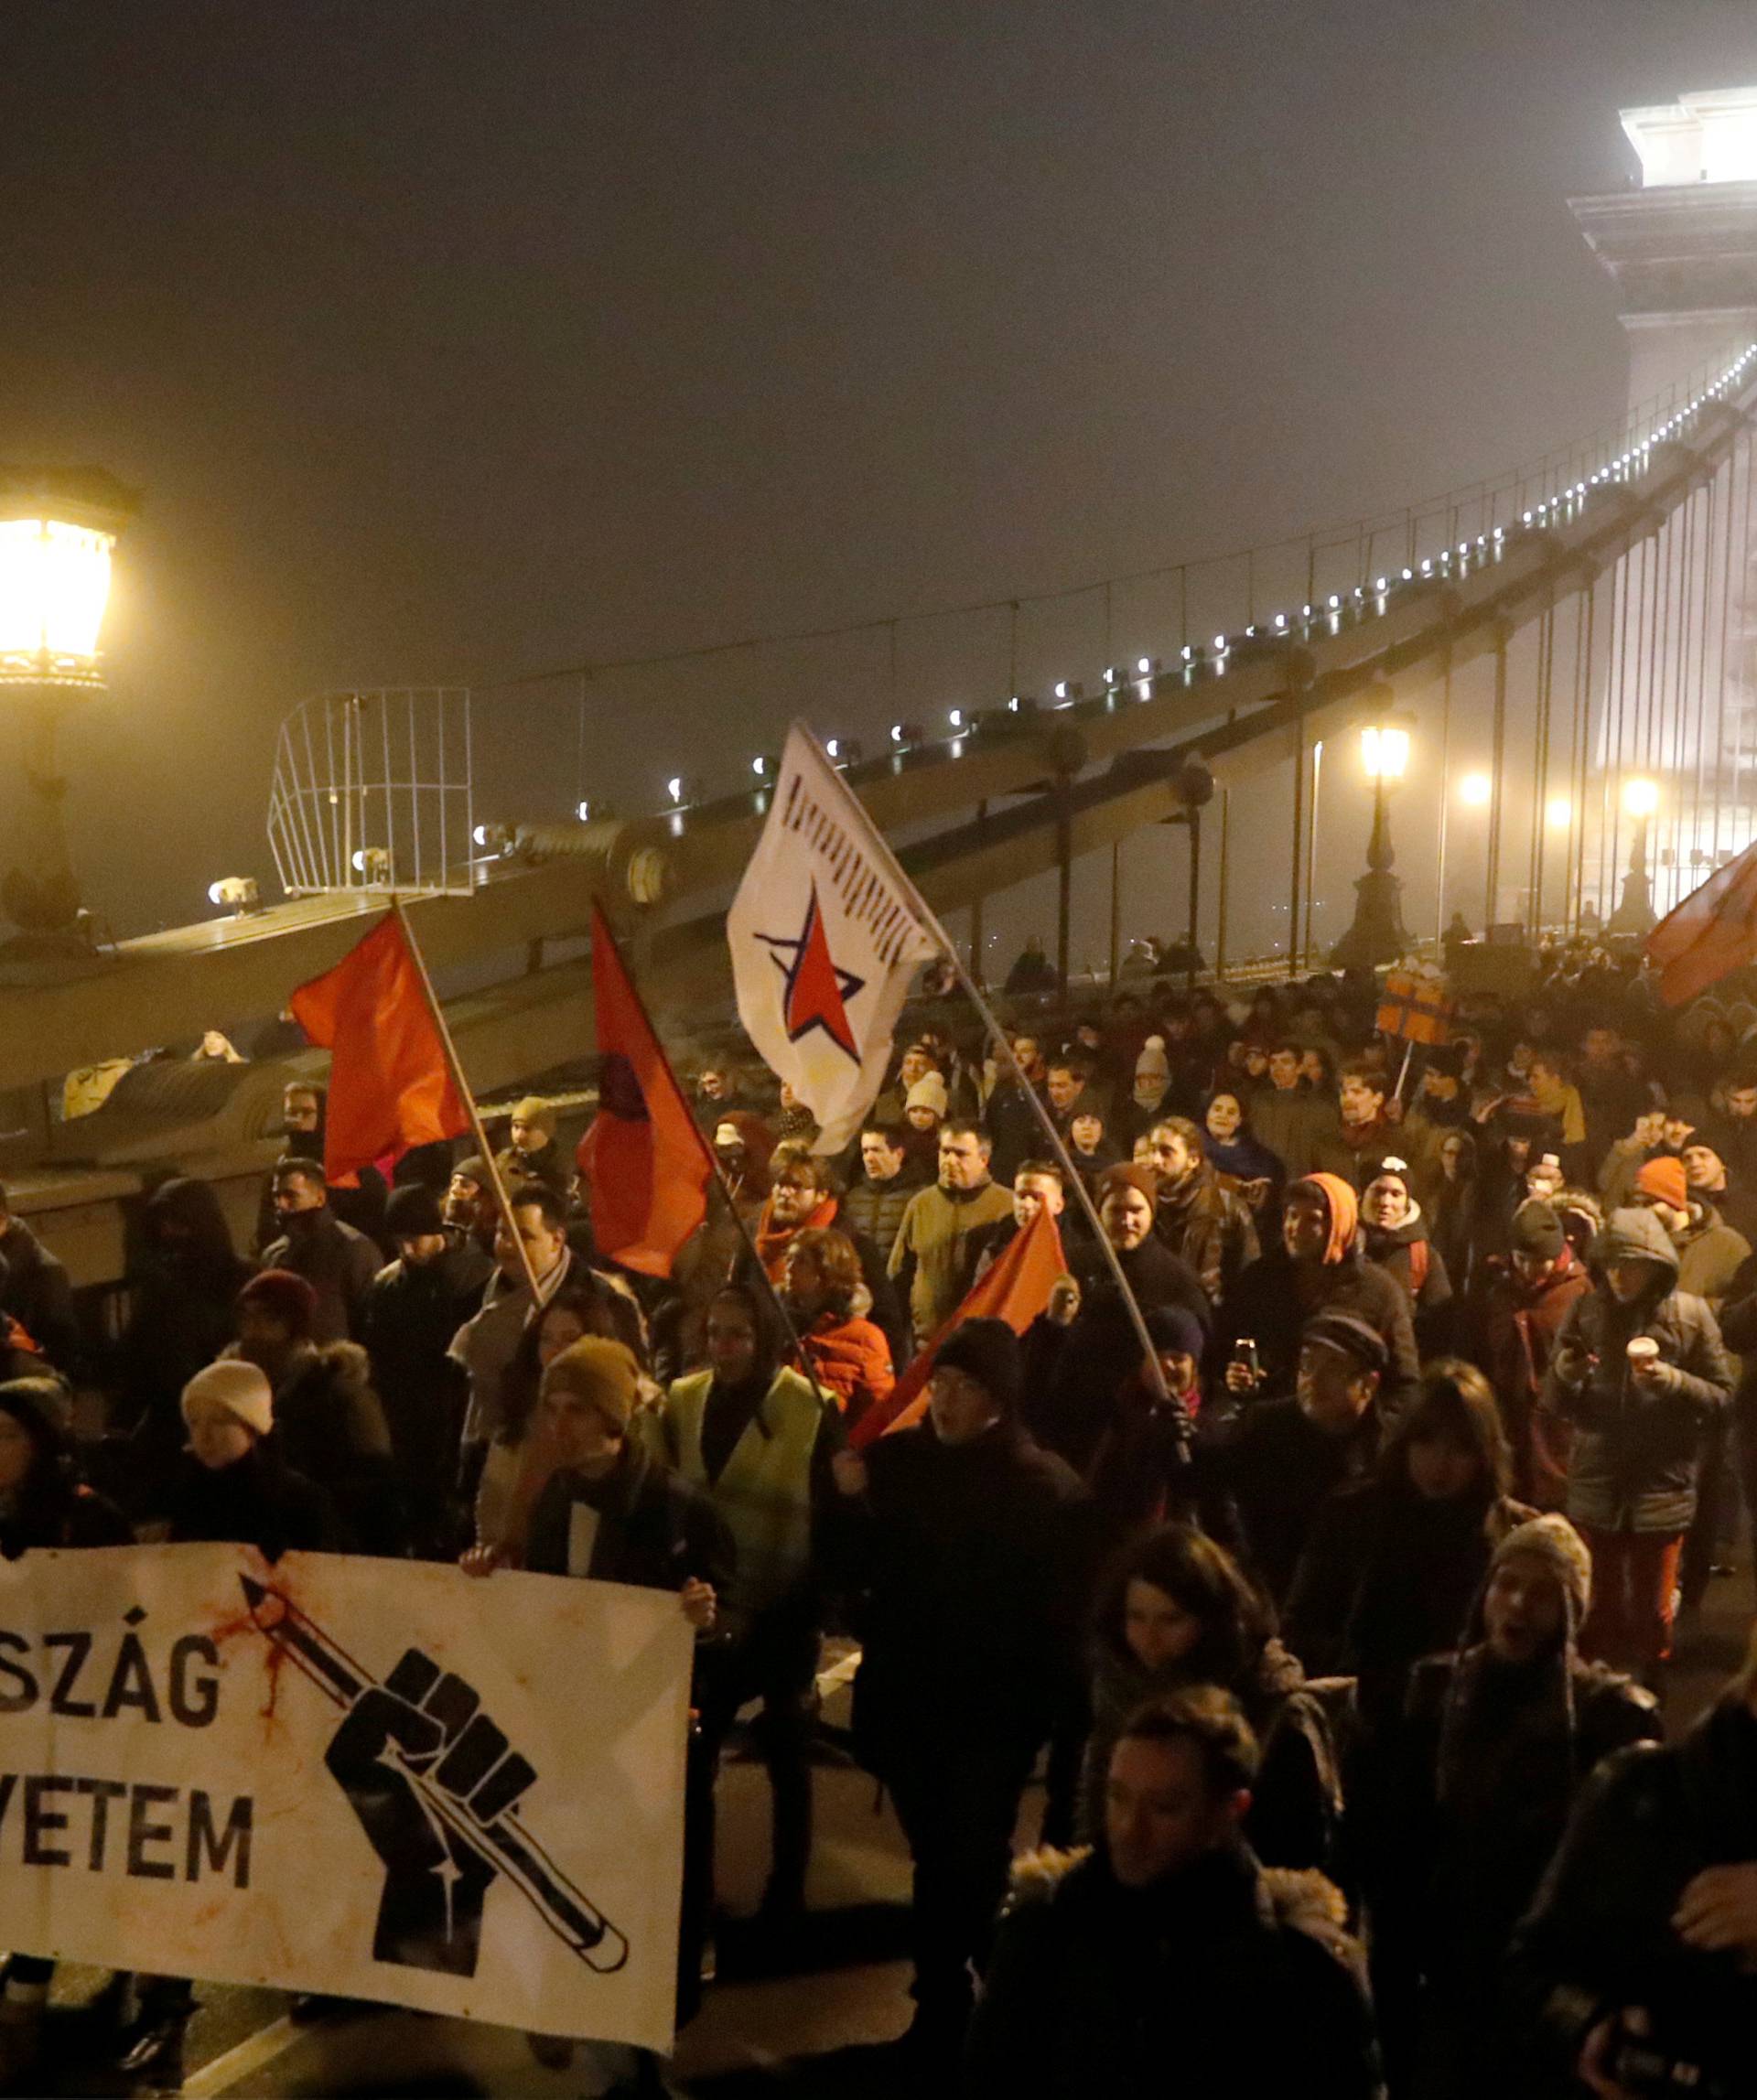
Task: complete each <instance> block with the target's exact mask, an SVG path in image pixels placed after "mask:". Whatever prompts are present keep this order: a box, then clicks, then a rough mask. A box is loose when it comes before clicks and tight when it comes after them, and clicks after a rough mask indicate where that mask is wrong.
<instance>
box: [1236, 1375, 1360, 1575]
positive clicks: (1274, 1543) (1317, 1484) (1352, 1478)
mask: <svg viewBox="0 0 1757 2100" xmlns="http://www.w3.org/2000/svg"><path fill="white" fill-rule="evenodd" d="M1382 1436H1383V1425H1382V1423H1381V1420H1380V1416H1379V1410H1378V1405H1377V1403H1376V1402H1374V1403H1373V1404H1371V1405H1369V1406H1368V1407H1367V1409H1366V1412H1365V1413H1364V1415H1363V1416H1361V1419H1360V1421H1359V1422H1358V1423H1357V1424H1356V1425H1355V1427H1354V1428H1353V1430H1352V1431H1351V1432H1350V1434H1349V1435H1347V1436H1345V1437H1332V1436H1330V1435H1328V1434H1327V1433H1326V1432H1325V1431H1324V1430H1322V1429H1319V1428H1316V1427H1313V1425H1312V1424H1311V1423H1310V1421H1308V1420H1307V1418H1306V1416H1305V1414H1304V1412H1303V1411H1302V1410H1301V1408H1300V1405H1299V1401H1298V1400H1292V1399H1288V1400H1259V1401H1256V1402H1255V1403H1253V1404H1252V1405H1249V1406H1246V1407H1245V1408H1244V1409H1243V1410H1242V1411H1241V1412H1240V1414H1239V1415H1238V1416H1237V1417H1236V1422H1235V1427H1234V1429H1233V1431H1232V1433H1231V1435H1230V1436H1229V1437H1228V1438H1227V1439H1226V1440H1225V1441H1224V1442H1223V1443H1222V1444H1220V1445H1218V1446H1216V1447H1215V1448H1213V1450H1212V1452H1211V1453H1210V1454H1209V1456H1208V1464H1209V1466H1210V1468H1211V1469H1212V1470H1213V1473H1214V1475H1215V1476H1216V1479H1217V1482H1218V1484H1219V1485H1220V1486H1221V1488H1222V1489H1223V1492H1224V1493H1225V1494H1226V1496H1227V1497H1228V1499H1229V1501H1230V1503H1231V1506H1232V1516H1231V1520H1230V1522H1229V1524H1227V1526H1226V1529H1227V1532H1228V1537H1227V1539H1226V1540H1225V1542H1224V1543H1226V1544H1227V1545H1234V1543H1235V1544H1236V1545H1237V1547H1238V1549H1239V1556H1240V1557H1241V1558H1242V1559H1244V1560H1245V1562H1246V1563H1247V1564H1248V1566H1249V1567H1250V1568H1251V1570H1252V1572H1253V1573H1254V1574H1255V1575H1256V1578H1257V1580H1258V1582H1259V1583H1260V1584H1261V1585H1262V1588H1263V1589H1264V1592H1265V1593H1266V1595H1267V1596H1268V1597H1269V1598H1270V1599H1273V1600H1274V1601H1275V1602H1276V1603H1277V1604H1279V1603H1280V1602H1281V1601H1282V1599H1285V1598H1286V1596H1287V1595H1288V1590H1289V1589H1290V1588H1292V1586H1293V1578H1294V1571H1295V1569H1296V1568H1297V1567H1299V1556H1300V1555H1301V1554H1302V1553H1303V1552H1304V1551H1305V1545H1306V1540H1307V1538H1308V1536H1309V1535H1310V1531H1311V1527H1312V1524H1313V1521H1314V1520H1315V1518H1316V1516H1317V1513H1318V1512H1319V1510H1320V1507H1321V1506H1322V1505H1323V1502H1324V1501H1325V1499H1326V1497H1328V1496H1329V1495H1330V1494H1331V1492H1333V1491H1334V1490H1336V1489H1338V1488H1341V1487H1344V1486H1347V1485H1348V1484H1349V1483H1351V1482H1357V1481H1364V1480H1365V1479H1366V1478H1367V1476H1368V1475H1369V1474H1371V1472H1372V1471H1373V1470H1374V1467H1375V1466H1376V1465H1377V1463H1378V1457H1379V1445H1380V1441H1381V1438H1382Z"/></svg>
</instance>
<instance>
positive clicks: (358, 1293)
mask: <svg viewBox="0 0 1757 2100" xmlns="http://www.w3.org/2000/svg"><path fill="white" fill-rule="evenodd" d="M283 1222H284V1223H286V1221H285V1220H284V1221H283ZM381 1258H382V1257H381V1256H380V1255H379V1251H378V1247H377V1245H376V1244H375V1243H374V1242H373V1241H372V1240H369V1239H368V1238H367V1237H366V1235H365V1233H357V1232H356V1231H355V1230H354V1228H353V1227H352V1226H351V1225H345V1224H343V1223H342V1222H341V1220H340V1218H338V1217H337V1216H335V1215H334V1213H333V1212H329V1211H327V1210H325V1211H306V1212H300V1213H298V1217H297V1220H296V1222H293V1223H292V1224H291V1225H290V1226H289V1229H288V1230H287V1231H286V1232H284V1233H282V1235H281V1237H280V1238H279V1239H278V1240H274V1241H271V1242H270V1244H268V1245H267V1246H265V1247H264V1249H263V1266H264V1268H265V1269H291V1270H292V1272H293V1274H294V1275H295V1276H303V1277H304V1278H305V1280H306V1282H307V1283H308V1284H309V1285H310V1286H311V1287H312V1289H313V1290H314V1291H316V1292H317V1294H318V1308H317V1311H316V1313H315V1315H314V1316H313V1318H312V1322H311V1339H312V1341H347V1340H348V1339H349V1338H350V1336H358V1335H359V1334H360V1333H361V1330H362V1329H363V1328H364V1326H365V1324H366V1300H367V1298H368V1296H369V1294H370V1293H371V1290H372V1279H373V1277H374V1276H377V1274H378V1271H379V1267H380V1264H381Z"/></svg>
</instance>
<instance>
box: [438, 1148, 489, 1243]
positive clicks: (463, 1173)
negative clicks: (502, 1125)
mask: <svg viewBox="0 0 1757 2100" xmlns="http://www.w3.org/2000/svg"><path fill="white" fill-rule="evenodd" d="M441 1215H442V1216H443V1218H444V1220H445V1226H446V1231H447V1233H448V1234H449V1235H450V1236H451V1238H452V1240H453V1241H454V1243H456V1244H462V1243H463V1242H465V1241H469V1240H473V1241H474V1242H475V1244H477V1245H478V1246H479V1247H480V1248H481V1250H482V1252H483V1253H484V1254H490V1252H491V1250H492V1248H493V1245H494V1232H495V1228H496V1226H497V1225H498V1224H499V1222H500V1221H499V1219H498V1218H497V1216H496V1215H495V1210H494V1185H493V1179H492V1177H491V1176H490V1173H489V1170H488V1161H487V1160H486V1159H484V1158H482V1157H481V1155H480V1153H477V1152H472V1153H471V1154H470V1155H469V1158H464V1159H460V1160H459V1161H458V1164H457V1165H456V1166H455V1167H454V1168H452V1170H451V1179H450V1180H449V1181H448V1182H447V1184H446V1194H445V1201H444V1202H443V1204H442V1205H441Z"/></svg>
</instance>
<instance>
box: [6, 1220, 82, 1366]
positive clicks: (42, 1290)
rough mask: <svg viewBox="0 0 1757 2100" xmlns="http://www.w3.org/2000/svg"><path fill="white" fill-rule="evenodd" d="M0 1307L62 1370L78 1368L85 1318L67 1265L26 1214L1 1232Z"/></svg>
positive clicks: (12, 1221) (50, 1360)
mask: <svg viewBox="0 0 1757 2100" xmlns="http://www.w3.org/2000/svg"><path fill="white" fill-rule="evenodd" d="M0 1311H5V1312H9V1313H10V1314H11V1315H12V1317H13V1318H14V1319H16V1321H17V1322H18V1324H19V1326H20V1327H22V1328H23V1329H24V1330H25V1332H26V1333H27V1335H29V1337H30V1339H31V1340H32V1341H34V1342H35V1343H36V1344H37V1346H38V1349H40V1350H41V1351H42V1352H43V1354H44V1355H45V1356H46V1357H48V1359H49V1362H51V1363H52V1364H53V1365H54V1366H55V1368H56V1369H57V1370H58V1371H62V1372H72V1371H75V1370H76V1369H77V1368H78V1363H79V1355H80V1329H79V1322H78V1320H77V1319H75V1317H74V1312H73V1286H72V1284H71V1282H70V1280H69V1278H68V1274H67V1266H66V1264H65V1263H63V1262H62V1261H61V1259H60V1257H59V1255H52V1254H51V1253H50V1252H49V1249H48V1248H47V1247H46V1246H45V1245H44V1244H43V1243H42V1242H41V1241H40V1240H39V1239H38V1237H37V1235H36V1233H33V1232H32V1231H31V1229H30V1227H29V1226H28V1225H27V1224H26V1222H25V1221H24V1220H23V1219H22V1218H14V1219H12V1220H11V1222H9V1223H8V1224H7V1226H6V1230H5V1235H4V1236H3V1237H0Z"/></svg>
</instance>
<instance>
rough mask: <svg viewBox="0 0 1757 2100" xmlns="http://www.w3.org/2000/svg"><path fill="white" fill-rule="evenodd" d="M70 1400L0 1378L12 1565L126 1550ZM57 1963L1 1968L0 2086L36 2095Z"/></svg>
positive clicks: (127, 1538)
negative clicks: (44, 1554)
mask: <svg viewBox="0 0 1757 2100" xmlns="http://www.w3.org/2000/svg"><path fill="white" fill-rule="evenodd" d="M69 1416H70V1395H69V1393H68V1390H67V1388H66V1386H65V1385H63V1384H61V1382H60V1380H59V1378H53V1377H49V1376H47V1375H43V1374H38V1375H35V1376H29V1377H24V1378H7V1379H5V1380H0V1554H3V1555H4V1556H5V1558H6V1559H7V1560H16V1559H17V1558H18V1556H19V1555H20V1554H21V1553H27V1552H29V1551H30V1550H31V1549H32V1548H33V1547H49V1548H50V1549H52V1550H54V1551H56V1552H65V1551H67V1550H70V1549H71V1548H73V1547H80V1546H88V1545H132V1544H133V1543H134V1534H133V1532H132V1531H131V1530H130V1529H129V1527H128V1523H127V1520H126V1519H125V1518H124V1515H123V1514H122V1512H121V1511H120V1510H119V1509H117V1508H116V1506H115V1505H114V1503H113V1502H109V1501H107V1500H106V1499H105V1498H104V1497H103V1496H102V1495H100V1494H98V1493H96V1492H94V1491H93V1490H92V1489H91V1488H90V1487H88V1486H87V1485H85V1483H84V1482H83V1481H81V1478H80V1475H79V1471H78V1469H77V1467H76V1465H75V1462H74V1457H73V1447H72V1444H71V1442H70V1439H69V1437H68V1421H69ZM54 1974H55V1964H54V1962H53V1960H52V1959H51V1958H50V1957H49V1956H48V1955H18V1954H15V1955H11V1956H10V1957H9V1959H8V1960H7V1963H6V1972H5V1985H4V1987H0V2084H4V2087H5V2090H6V2091H7V2092H11V2093H23V2092H42V2091H45V2090H47V2084H46V2083H44V2084H38V2083H36V2078H37V2074H38V2072H39V2070H43V2069H46V2068H47V2066H45V2065H44V2064H43V2061H42V2058H43V2016H44V2011H45V2009H46V2008H47V2006H48V2003H49V1985H50V1983H51V1982H52V1981H53V1978H54Z"/></svg>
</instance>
